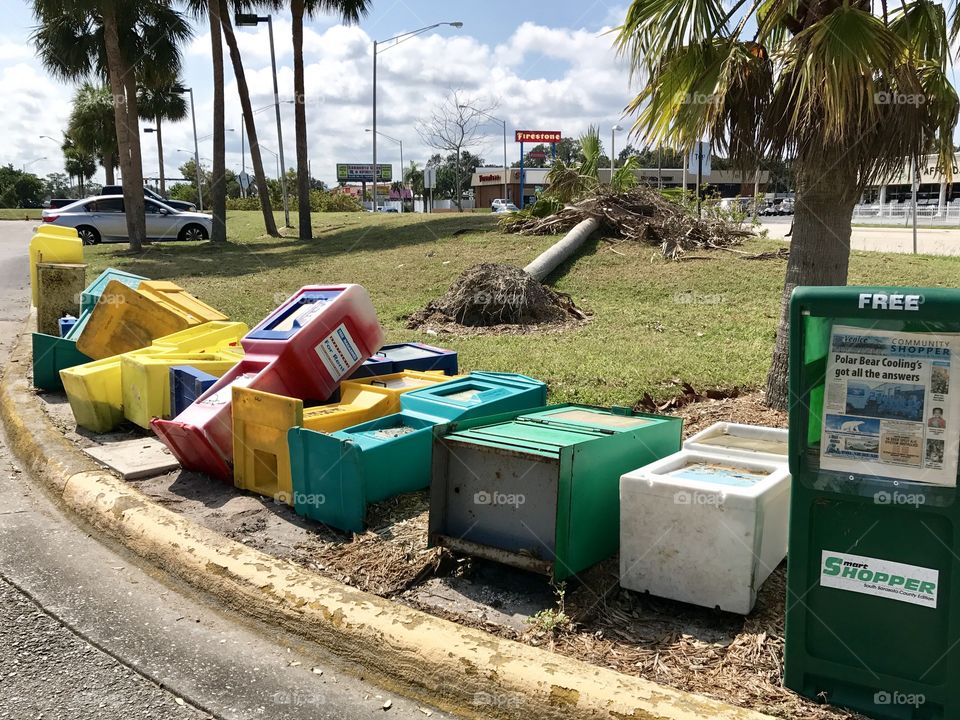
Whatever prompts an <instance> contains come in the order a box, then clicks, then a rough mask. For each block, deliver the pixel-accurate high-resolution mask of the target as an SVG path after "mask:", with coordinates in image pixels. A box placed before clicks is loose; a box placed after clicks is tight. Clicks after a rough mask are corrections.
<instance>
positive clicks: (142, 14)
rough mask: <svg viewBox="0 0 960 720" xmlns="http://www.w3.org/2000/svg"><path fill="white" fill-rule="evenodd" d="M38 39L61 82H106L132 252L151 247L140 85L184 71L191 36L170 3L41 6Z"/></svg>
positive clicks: (37, 5) (37, 6) (103, 0)
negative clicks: (146, 244)
mask: <svg viewBox="0 0 960 720" xmlns="http://www.w3.org/2000/svg"><path fill="white" fill-rule="evenodd" d="M33 13H34V15H35V17H36V18H37V20H38V21H39V26H38V27H37V28H36V30H35V31H34V33H33V35H32V40H33V42H34V45H35V46H36V48H37V52H38V54H39V56H40V59H41V62H42V63H43V64H44V66H45V67H46V68H47V69H48V70H49V71H50V72H51V73H52V74H53V75H54V76H56V77H58V78H60V79H63V80H80V79H82V78H86V77H90V76H91V75H98V76H100V77H105V78H106V79H107V81H108V82H109V85H110V92H111V94H112V95H113V111H114V122H115V126H116V133H117V149H118V151H119V155H120V168H121V169H122V171H123V195H124V205H125V207H126V211H127V212H126V220H127V234H128V237H129V241H130V249H131V250H134V251H139V250H140V249H141V247H142V244H143V243H144V242H145V240H146V220H145V217H144V201H143V165H142V161H141V157H140V133H139V114H138V110H137V83H138V81H140V82H143V84H146V85H150V86H152V85H154V84H159V80H160V78H163V77H167V78H169V79H170V80H172V79H173V78H175V77H176V76H177V75H178V74H179V71H180V61H181V57H180V50H179V47H180V44H181V43H183V42H184V41H185V40H186V39H188V38H189V37H190V35H191V31H190V27H189V25H188V24H187V23H186V21H185V19H184V18H183V16H182V15H181V14H180V13H178V12H177V11H175V10H173V9H172V8H171V7H170V6H169V4H168V3H166V2H164V1H163V0H33Z"/></svg>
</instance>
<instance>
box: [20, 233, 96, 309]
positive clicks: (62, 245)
mask: <svg viewBox="0 0 960 720" xmlns="http://www.w3.org/2000/svg"><path fill="white" fill-rule="evenodd" d="M82 262H83V242H82V241H81V240H80V237H79V236H78V235H77V231H76V230H74V229H73V228H68V227H59V226H57V225H40V226H39V227H38V228H37V229H36V233H35V234H34V236H33V237H32V238H31V239H30V295H31V298H32V299H33V304H34V305H36V304H37V300H39V298H40V284H39V282H38V280H37V263H82Z"/></svg>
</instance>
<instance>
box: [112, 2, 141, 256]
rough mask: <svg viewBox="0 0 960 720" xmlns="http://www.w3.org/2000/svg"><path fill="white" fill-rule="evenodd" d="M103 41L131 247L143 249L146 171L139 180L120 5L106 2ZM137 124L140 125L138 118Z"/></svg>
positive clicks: (137, 149)
mask: <svg viewBox="0 0 960 720" xmlns="http://www.w3.org/2000/svg"><path fill="white" fill-rule="evenodd" d="M103 41H104V49H105V51H106V55H107V74H108V76H109V79H110V90H111V92H112V93H113V98H114V103H113V114H114V120H115V123H116V128H117V147H118V148H119V150H120V169H121V171H122V172H123V201H124V206H125V208H126V211H127V212H126V215H127V234H128V239H129V242H130V249H131V250H133V251H134V252H139V251H140V250H141V249H142V247H143V240H144V235H145V232H144V224H145V222H146V220H145V218H144V214H143V212H144V207H143V188H142V187H138V186H137V185H140V186H142V185H143V173H142V171H141V173H140V178H139V183H137V184H135V182H136V180H137V173H136V171H135V170H134V159H133V155H134V148H133V147H132V139H131V137H130V136H131V134H132V133H131V132H130V131H129V128H130V127H131V126H129V125H128V124H127V123H128V118H129V117H130V114H129V107H128V104H129V100H130V98H129V97H127V91H126V87H125V83H124V78H125V77H126V76H128V75H131V76H132V73H131V72H130V67H129V66H128V64H127V63H126V62H125V61H124V59H123V54H122V52H121V51H120V36H119V32H118V28H117V15H116V8H115V7H114V5H113V3H104V4H103ZM133 127H137V124H136V120H135V121H134V125H133ZM139 151H140V148H139V145H137V147H136V155H137V157H139V154H140V152H139ZM137 195H139V206H138V204H137V200H138V199H137V197H136V196H137ZM137 207H139V210H140V212H139V220H140V222H139V225H138V222H137V217H136V214H137V213H136V208H137Z"/></svg>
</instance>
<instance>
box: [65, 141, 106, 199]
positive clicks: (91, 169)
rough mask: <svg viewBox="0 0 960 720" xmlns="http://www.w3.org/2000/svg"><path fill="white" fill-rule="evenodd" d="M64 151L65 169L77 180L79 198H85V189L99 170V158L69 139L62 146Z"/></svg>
mask: <svg viewBox="0 0 960 720" xmlns="http://www.w3.org/2000/svg"><path fill="white" fill-rule="evenodd" d="M60 149H61V150H62V151H63V168H64V170H66V171H67V174H68V175H69V176H70V177H75V178H76V179H77V192H78V195H79V197H83V196H84V187H85V185H86V183H87V180H89V179H90V178H91V177H93V173H95V172H96V170H97V156H96V155H95V154H93V153H91V152H89V151H87V150H85V149H83V148H82V147H80V146H79V145H77V144H76V143H74V142H73V140H72V139H71V138H69V137H65V138H64V139H63V143H62V144H61V145H60Z"/></svg>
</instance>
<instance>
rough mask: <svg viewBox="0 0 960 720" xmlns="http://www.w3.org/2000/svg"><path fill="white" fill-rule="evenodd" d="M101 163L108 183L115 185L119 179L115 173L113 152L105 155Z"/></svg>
mask: <svg viewBox="0 0 960 720" xmlns="http://www.w3.org/2000/svg"><path fill="white" fill-rule="evenodd" d="M100 164H101V165H103V174H104V175H105V176H106V180H107V185H115V184H116V181H117V180H116V175H114V173H113V153H107V154H106V155H104V156H103V158H101V160H100Z"/></svg>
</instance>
